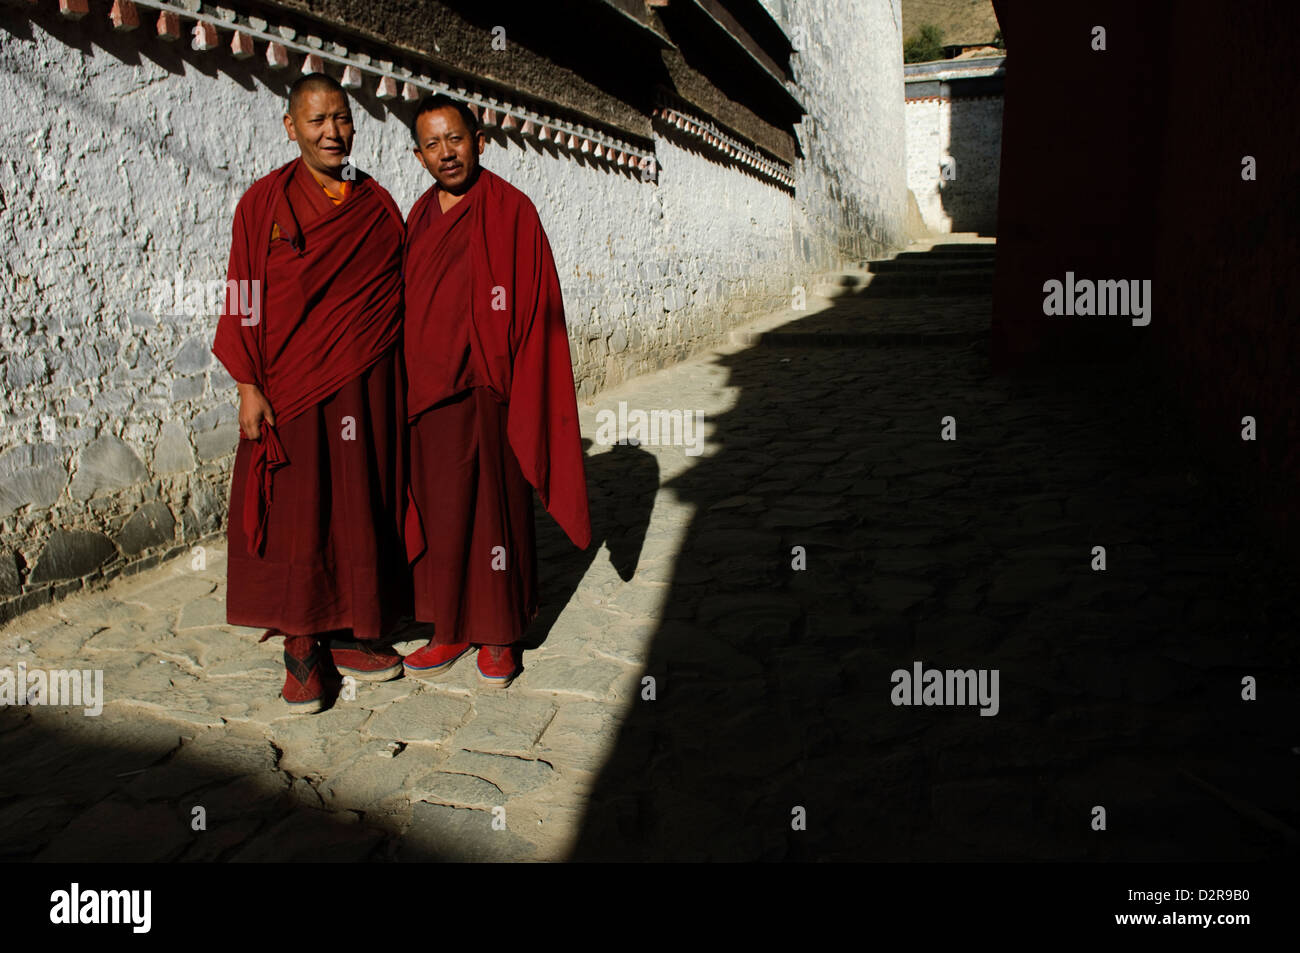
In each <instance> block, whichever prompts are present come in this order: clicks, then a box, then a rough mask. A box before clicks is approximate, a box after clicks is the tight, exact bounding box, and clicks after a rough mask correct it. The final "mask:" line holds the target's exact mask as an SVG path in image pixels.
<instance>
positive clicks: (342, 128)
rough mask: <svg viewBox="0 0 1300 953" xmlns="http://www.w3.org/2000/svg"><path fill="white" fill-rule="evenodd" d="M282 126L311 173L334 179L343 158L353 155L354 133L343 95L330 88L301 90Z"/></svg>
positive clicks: (339, 174)
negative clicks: (294, 143)
mask: <svg viewBox="0 0 1300 953" xmlns="http://www.w3.org/2000/svg"><path fill="white" fill-rule="evenodd" d="M284 128H285V130H286V131H287V132H288V133H289V138H290V139H291V140H293V141H294V142H296V143H298V148H299V149H301V150H302V160H303V161H304V162H306V163H307V165H308V166H309V167H310V168H311V169H312V170H313V171H314V172H317V173H320V174H321V175H327V176H329V177H331V178H335V179H337V178H339V177H340V176H341V175H342V170H343V160H344V159H345V158H347V157H348V156H349V155H351V154H352V135H353V130H352V110H351V109H349V108H348V100H347V97H346V96H344V95H343V94H342V93H340V92H338V91H337V90H333V89H312V90H306V91H304V92H303V93H302V94H301V95H300V96H299V97H298V102H297V104H296V105H295V106H294V108H293V111H292V112H291V113H289V114H288V115H286V116H285V117H284Z"/></svg>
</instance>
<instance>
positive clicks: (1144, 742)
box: [0, 282, 1300, 861]
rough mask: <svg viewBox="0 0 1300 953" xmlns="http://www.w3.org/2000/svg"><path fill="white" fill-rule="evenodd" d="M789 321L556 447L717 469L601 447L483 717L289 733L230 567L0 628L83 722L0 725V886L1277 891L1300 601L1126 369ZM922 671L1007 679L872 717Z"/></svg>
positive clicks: (1290, 845)
mask: <svg viewBox="0 0 1300 953" xmlns="http://www.w3.org/2000/svg"><path fill="white" fill-rule="evenodd" d="M810 304H811V305H812V308H811V310H810V311H808V312H807V313H802V314H798V315H795V314H793V313H791V314H787V315H782V316H773V317H771V318H769V319H766V320H764V321H760V322H756V323H755V324H754V325H752V326H751V327H749V328H745V329H741V330H739V331H737V332H736V333H734V334H733V335H732V343H731V344H729V345H728V346H725V347H721V348H718V349H717V350H715V351H714V352H711V353H708V354H704V355H701V356H699V357H697V358H695V359H692V360H690V361H688V362H685V363H683V364H680V365H677V366H674V367H672V368H669V369H667V370H664V371H661V372H659V373H656V374H654V375H651V376H647V377H643V378H639V379H636V380H633V381H630V382H628V383H627V384H625V385H623V386H620V387H618V388H616V389H612V390H609V391H606V392H603V393H602V394H600V395H598V396H597V398H596V399H595V400H594V401H593V402H592V403H591V404H590V405H589V406H586V407H583V408H581V411H582V418H583V432H584V434H586V435H588V436H590V437H593V438H594V437H595V435H596V434H597V414H598V412H600V411H602V410H614V411H617V408H618V406H619V403H620V402H626V404H627V407H628V408H629V409H631V410H635V409H641V410H646V411H649V410H655V409H665V410H667V409H677V410H701V411H703V412H704V415H705V421H706V423H705V425H704V434H705V437H706V439H705V442H704V447H703V452H702V453H700V454H698V455H695V454H692V453H687V452H686V450H687V448H685V447H683V446H655V445H648V444H644V445H641V446H614V447H609V446H603V445H596V444H593V446H591V447H590V448H589V451H588V452H589V460H588V479H589V484H590V487H591V495H592V515H593V528H594V531H595V542H594V543H593V546H592V548H591V550H589V551H588V552H587V553H577V552H575V551H573V549H572V547H571V546H570V545H569V544H568V543H567V541H566V540H565V539H564V538H563V536H562V534H560V532H559V531H558V529H556V528H555V527H554V526H553V525H552V524H551V523H550V522H549V518H548V517H546V516H545V515H544V514H543V515H540V516H539V547H540V551H539V561H540V567H541V578H542V586H543V598H544V601H545V607H544V609H543V612H542V617H541V618H540V619H539V620H538V623H537V625H536V626H535V629H534V631H533V632H532V633H531V641H532V642H533V643H534V644H537V645H539V647H538V648H536V649H535V650H533V651H529V652H527V653H526V654H525V655H524V665H525V671H524V673H523V674H522V675H521V676H520V678H519V679H518V680H517V681H516V682H515V683H514V684H513V685H512V686H511V687H510V688H509V689H508V690H506V691H492V690H487V689H480V688H479V687H478V686H477V685H476V682H475V678H474V665H473V663H472V661H462V662H460V663H458V666H457V670H456V671H454V672H453V673H451V675H450V676H449V677H448V679H447V680H446V681H445V682H431V683H423V682H417V681H413V680H409V679H405V678H403V679H399V680H396V681H393V682H388V683H383V684H360V685H358V686H357V689H356V693H355V697H353V698H346V697H340V698H339V699H337V700H336V701H335V702H334V704H333V705H332V707H330V708H329V709H328V710H327V711H326V712H324V713H322V714H320V715H316V716H289V715H286V714H285V713H284V710H283V707H282V703H281V702H280V700H279V698H278V690H279V687H280V684H281V681H282V679H283V668H282V664H281V660H280V645H279V643H278V642H267V643H265V644H260V645H259V644H258V643H257V641H256V638H255V636H256V635H258V634H260V633H254V632H252V631H250V630H247V629H238V628H235V627H230V626H227V625H225V623H224V618H225V616H224V604H223V600H224V588H225V562H224V553H223V551H222V549H221V546H220V545H219V544H214V545H210V546H208V547H206V550H205V553H204V554H203V556H204V558H203V560H202V564H201V565H200V564H199V563H198V562H196V560H195V558H194V557H193V556H187V557H184V558H181V559H177V560H174V561H173V562H171V563H169V564H166V565H164V566H161V567H158V568H156V569H154V570H151V571H148V572H145V573H141V574H140V575H138V576H135V577H132V578H129V579H124V580H119V581H117V582H115V583H114V584H112V585H111V586H110V587H109V588H107V589H106V590H103V591H101V592H97V593H88V594H82V595H79V596H76V597H73V598H69V599H67V600H65V601H64V602H62V603H60V604H57V605H54V606H50V607H47V608H44V609H41V610H38V611H35V612H32V613H29V614H28V615H26V616H23V617H21V618H19V619H17V620H15V621H14V622H12V623H10V624H9V625H7V626H6V627H4V628H3V629H0V668H4V667H11V668H12V667H15V666H17V665H18V664H19V663H23V664H25V665H26V666H27V668H28V669H36V668H45V669H73V668H76V669H100V670H102V671H103V678H104V692H105V698H106V702H105V704H104V709H103V712H102V714H100V715H99V716H98V717H86V716H84V715H83V714H82V712H81V711H80V710H79V709H68V708H56V707H36V706H22V707H13V708H8V709H0V763H3V764H4V765H5V771H4V772H3V775H2V776H0V856H3V857H4V858H6V859H32V858H34V859H37V860H86V859H102V860H106V859H113V860H149V861H153V860H177V859H179V860H197V861H204V860H227V859H229V860H290V859H295V860H297V859H303V860H305V859H311V860H339V861H353V860H363V859H368V860H463V859H472V860H507V859H512V860H513V859H518V860H537V861H546V860H564V859H597V858H609V859H721V860H751V859H772V860H777V859H881V860H895V859H896V860H905V859H929V860H935V859H1051V860H1087V859H1135V860H1157V859H1249V858H1264V857H1280V856H1295V854H1296V853H1297V834H1296V830H1295V829H1296V827H1298V826H1300V818H1298V817H1297V809H1298V808H1297V803H1296V799H1295V796H1294V795H1295V791H1296V790H1300V787H1298V786H1297V782H1298V781H1300V757H1297V753H1296V746H1297V745H1300V737H1297V732H1296V725H1295V722H1294V717H1293V713H1294V711H1295V710H1296V702H1297V685H1298V684H1300V682H1297V678H1296V675H1297V671H1298V669H1297V660H1296V640H1295V635H1296V632H1297V626H1296V622H1297V605H1298V604H1300V603H1298V600H1297V593H1296V577H1295V567H1294V565H1290V566H1288V565H1287V564H1286V563H1285V562H1282V561H1279V560H1278V559H1277V557H1276V556H1275V555H1274V554H1272V553H1270V552H1269V551H1268V550H1267V548H1266V547H1265V546H1264V545H1263V544H1261V543H1259V542H1256V540H1255V533H1254V532H1253V530H1252V525H1251V521H1250V517H1249V512H1250V510H1249V506H1248V501H1247V500H1245V499H1243V496H1242V493H1241V491H1240V490H1238V489H1236V488H1235V487H1234V485H1233V484H1232V483H1231V482H1230V481H1228V480H1226V479H1225V478H1221V477H1219V476H1216V475H1215V474H1214V473H1212V472H1208V471H1207V470H1205V469H1204V468H1203V466H1202V464H1200V463H1199V462H1198V459H1197V457H1196V455H1195V453H1194V447H1193V446H1192V445H1191V443H1189V440H1188V436H1187V433H1186V431H1185V429H1183V425H1182V424H1181V423H1180V420H1179V418H1178V417H1177V415H1175V414H1173V413H1172V412H1170V411H1167V410H1164V409H1162V407H1161V405H1160V403H1159V401H1158V399H1157V397H1156V395H1154V394H1153V393H1151V385H1150V382H1149V381H1147V380H1145V378H1144V377H1143V375H1142V374H1141V371H1140V368H1139V369H1134V368H1132V367H1128V368H1125V367H1124V366H1121V365H1116V366H1115V367H1109V368H1087V369H1076V370H1073V371H1070V372H1068V373H1067V372H1056V373H1053V374H1052V375H1050V376H1047V375H1044V376H1042V377H1019V378H1001V377H993V376H992V375H991V374H990V373H989V370H988V360H987V356H986V355H987V329H988V321H989V314H988V296H987V293H986V292H978V291H976V292H969V291H968V292H965V293H960V294H948V295H944V296H931V297H916V296H898V295H896V294H891V293H889V289H888V288H884V287H881V286H880V285H877V284H876V283H875V282H873V283H872V284H871V285H868V286H866V287H865V288H864V289H861V290H859V291H857V292H855V293H850V294H847V295H845V296H843V297H839V298H836V299H834V300H833V301H825V300H820V299H814V300H813V301H811V302H810ZM792 319H794V320H792ZM946 416H951V417H952V418H954V423H955V428H956V439H955V440H943V439H941V427H942V423H941V419H942V418H944V417H946ZM1095 546H1104V547H1105V549H1106V570H1105V571H1103V572H1099V571H1094V570H1093V569H1092V568H1091V566H1092V563H1093V560H1094V555H1093V547H1095ZM796 547H800V548H801V549H799V550H796ZM800 552H802V554H803V557H802V558H803V559H804V560H805V564H804V568H795V564H796V563H797V561H798V558H799V553H800ZM407 634H408V635H409V636H410V640H409V641H406V642H404V643H401V644H400V645H399V647H401V648H403V649H404V650H408V651H409V650H410V649H413V648H415V647H416V646H418V645H419V644H422V641H421V640H419V639H418V638H417V637H418V633H417V632H410V633H407ZM917 661H919V662H921V663H922V664H923V666H924V667H926V668H938V669H962V670H967V669H987V670H994V669H996V670H997V671H998V673H999V682H998V710H997V713H996V715H994V716H992V717H986V716H981V714H980V709H979V707H978V706H976V705H964V706H963V705H957V706H924V705H922V706H914V705H895V704H893V701H892V696H893V693H894V685H893V681H892V673H893V672H895V671H896V670H900V669H902V670H908V671H910V670H911V669H912V666H913V663H914V662H917ZM1246 676H1251V677H1253V678H1256V679H1257V680H1258V700H1256V701H1244V700H1243V699H1242V679H1243V678H1244V677H1246ZM647 677H648V678H650V679H652V680H653V681H652V682H646V681H645V679H646V678H647ZM652 690H653V691H652ZM651 696H653V697H651ZM1097 807H1104V809H1105V818H1106V828H1105V830H1095V829H1094V824H1095V821H1094V818H1095V817H1096V812H1095V808H1097ZM198 808H202V811H201V812H199V811H197V810H196V809H198ZM199 816H201V817H202V818H203V820H204V829H201V830H195V829H194V828H195V826H196V821H195V818H196V817H199ZM801 817H802V818H804V822H803V825H802V826H803V827H804V828H805V829H796V828H798V827H799V826H800V823H799V819H800V818H801Z"/></svg>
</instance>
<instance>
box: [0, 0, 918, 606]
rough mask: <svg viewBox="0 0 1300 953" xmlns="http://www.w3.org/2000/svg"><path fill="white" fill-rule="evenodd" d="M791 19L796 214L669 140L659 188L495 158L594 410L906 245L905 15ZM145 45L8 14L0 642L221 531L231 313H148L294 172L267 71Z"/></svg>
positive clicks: (487, 156)
mask: <svg viewBox="0 0 1300 953" xmlns="http://www.w3.org/2000/svg"><path fill="white" fill-rule="evenodd" d="M797 7H798V10H799V12H798V16H797V19H796V21H795V23H794V25H795V26H796V27H802V28H804V29H805V30H806V31H807V33H808V35H809V36H810V37H811V39H812V43H813V45H812V46H811V47H810V48H809V49H808V50H807V51H805V52H804V53H802V54H800V56H799V57H797V62H796V70H797V78H798V80H799V82H800V84H801V87H800V89H801V92H800V95H801V96H802V97H803V99H804V101H805V104H806V106H807V108H808V109H809V111H810V113H812V115H811V116H810V117H809V119H808V120H806V121H805V123H804V124H803V125H802V127H801V129H800V131H799V135H800V141H801V143H802V144H803V147H804V150H805V152H806V154H807V158H806V160H804V161H801V162H800V163H799V165H798V167H797V169H796V172H797V174H798V185H797V190H796V191H797V194H796V196H795V197H793V198H792V197H791V196H790V195H789V194H788V193H786V192H783V191H781V190H779V189H778V188H776V187H774V186H772V185H769V184H767V183H765V182H763V181H761V180H759V179H757V178H754V177H753V176H751V175H749V174H747V173H743V172H741V171H739V170H737V169H735V168H733V167H730V166H725V165H722V164H719V163H718V162H716V161H714V160H712V159H710V158H705V157H703V156H700V155H698V154H696V153H693V152H691V151H688V150H685V149H683V148H679V147H677V146H676V145H674V144H672V143H669V142H666V141H662V140H661V141H659V142H657V143H656V153H657V157H658V161H659V163H660V165H661V173H660V177H659V183H658V184H657V185H655V184H646V183H644V182H641V181H639V180H638V179H636V178H633V177H631V176H630V175H628V174H624V173H619V172H614V171H611V170H609V169H607V168H604V167H600V166H597V165H593V164H588V163H585V162H582V161H579V160H576V159H573V158H569V157H567V156H565V155H563V154H558V155H557V154H554V153H550V152H546V153H543V152H539V151H538V148H537V147H535V146H532V145H527V146H521V145H519V144H518V143H517V142H511V143H509V144H506V145H501V144H499V143H493V144H490V145H489V147H488V149H487V150H486V151H485V153H484V155H483V163H484V165H485V166H487V167H488V168H491V169H492V170H493V171H495V172H497V173H499V174H501V175H502V176H504V177H505V178H506V179H507V180H509V181H510V182H512V183H513V184H515V185H516V186H518V187H519V188H520V189H522V190H523V191H524V192H525V193H527V194H528V195H529V196H531V197H532V199H533V201H534V202H535V203H536V205H537V207H538V210H539V213H540V215H541V218H542V222H543V224H544V225H545V227H546V229H547V232H548V234H549V236H550V238H551V242H552V245H553V247H554V249H555V253H556V258H557V266H558V269H559V272H560V280H561V284H562V287H563V291H564V297H565V304H566V310H567V314H568V320H569V327H570V340H571V350H572V354H573V358H574V365H575V375H576V377H577V380H578V387H579V392H580V394H581V395H582V396H584V397H585V396H588V395H591V394H593V393H595V392H596V391H597V390H599V389H600V388H602V387H604V386H607V385H609V384H612V383H616V382H618V381H621V380H623V379H625V378H627V377H629V376H633V375H636V374H639V373H643V372H646V371H649V370H653V369H655V368H657V367H661V366H663V365H664V364H666V363H669V362H672V361H675V360H678V359H680V358H682V357H683V356H685V355H687V354H689V353H691V352H693V351H696V350H698V349H700V348H702V347H705V346H707V345H709V344H711V343H714V342H716V341H717V340H718V339H719V338H720V336H721V335H722V334H723V333H724V332H725V330H726V329H727V328H728V327H730V326H733V325H735V324H737V323H740V322H742V321H744V320H745V319H746V318H748V317H750V316H753V315H755V314H757V313H762V312H766V311H770V310H773V309H775V308H778V307H782V306H786V305H788V303H789V300H790V292H791V288H792V287H793V286H794V285H795V284H798V283H801V282H804V281H806V280H807V279H808V278H809V277H810V276H811V274H812V273H813V272H816V271H822V270H827V269H832V268H834V267H836V266H837V265H838V264H839V263H840V262H841V261H842V260H844V259H845V258H849V257H856V256H858V255H859V254H860V253H861V252H862V251H863V250H865V249H870V248H883V247H887V246H888V245H889V244H891V243H897V242H898V241H899V240H900V238H899V236H900V235H901V227H902V224H901V223H902V215H903V198H904V197H905V195H906V185H905V181H904V168H903V112H902V102H901V100H902V95H901V90H902V70H901V55H900V49H901V47H900V42H901V41H900V40H899V38H898V34H897V28H896V23H897V19H898V13H897V3H896V2H893V3H890V2H883V0H880V2H871V3H860V2H859V3H854V2H849V0H808V2H806V3H804V2H800V3H799V4H797ZM51 31H52V32H51ZM149 33H150V31H148V30H145V29H141V30H137V31H135V32H134V33H131V34H124V35H122V34H114V33H113V32H112V31H111V29H110V28H109V26H108V24H107V22H106V21H105V20H104V19H103V18H101V17H97V16H91V17H87V18H86V19H85V20H83V21H81V22H80V23H77V24H75V25H72V24H63V23H57V22H56V23H54V24H50V23H47V22H46V21H44V20H42V18H40V17H36V18H32V17H29V16H28V15H27V14H25V13H24V12H20V11H15V10H14V9H13V8H12V7H0V41H2V42H0V97H2V98H3V101H4V102H5V103H7V104H8V106H7V114H6V115H7V119H8V124H7V128H6V147H5V150H4V152H3V154H2V155H0V192H2V194H3V202H0V235H3V236H4V241H3V242H2V243H0V288H2V289H3V293H4V294H5V296H6V299H7V301H8V303H9V306H8V307H7V308H6V309H5V311H4V314H3V317H2V318H0V343H3V359H2V360H3V364H2V366H0V379H2V380H3V385H4V386H3V388H2V389H0V618H3V617H5V616H11V615H13V614H16V613H17V612H20V611H23V610H25V609H26V608H29V607H31V606H33V605H36V604H39V603H40V602H44V601H47V600H48V599H50V598H51V597H57V596H59V595H61V594H63V593H64V592H67V591H71V590H72V589H75V588H79V587H81V586H83V585H85V584H88V583H92V582H95V581H97V580H99V579H102V578H105V577H106V576H111V575H114V574H116V573H118V572H120V571H122V570H123V569H124V568H128V569H138V568H142V567H143V566H146V565H150V564H152V563H153V562H155V561H157V560H158V559H160V558H163V557H165V556H167V555H169V554H173V553H175V552H177V551H179V549H180V548H181V547H183V546H185V545H188V544H189V543H191V542H193V541H195V540H198V539H201V538H203V537H204V536H207V535H210V534H212V533H213V532H215V531H217V530H219V529H220V528H221V527H222V526H223V525H224V513H225V504H226V493H227V486H228V479H229V467H230V464H231V462H232V460H233V452H234V448H235V445H236V442H237V427H236V422H235V390H234V386H233V382H232V381H231V380H230V378H229V377H228V375H226V373H225V372H224V370H223V369H222V368H221V367H220V365H219V364H218V363H217V362H216V360H215V359H214V358H213V356H212V355H211V353H210V350H209V349H210V347H211V342H212V336H213V331H214V328H215V315H214V314H212V313H208V312H205V311H204V310H203V309H202V308H188V307H183V308H181V309H179V310H180V311H181V312H182V313H176V312H177V311H178V309H177V308H176V307H175V306H174V298H173V300H172V301H171V303H170V304H169V303H168V301H167V300H162V299H161V298H160V297H159V295H158V294H156V292H157V291H158V290H160V289H161V288H162V287H163V286H164V284H165V283H170V282H173V281H174V280H175V278H176V277H177V276H178V274H179V275H180V277H182V278H183V279H184V280H185V281H186V282H187V283H192V282H196V281H202V282H207V281H213V280H216V279H221V278H222V277H224V274H225V267H226V261H227V256H228V253H229V243H230V225H231V219H232V215H233V212H234V208H235V204H236V202H237V201H238V199H239V197H240V196H241V195H242V194H243V192H244V191H245V190H246V189H247V188H248V186H249V185H250V184H251V183H252V182H253V181H254V180H256V179H257V178H259V177H260V176H262V175H264V174H266V173H267V172H269V171H271V170H272V169H273V168H275V167H277V166H279V165H281V164H283V163H284V162H286V161H288V160H289V159H291V158H293V157H294V156H295V155H296V154H297V149H296V146H294V145H293V144H292V143H290V142H288V141H287V139H286V136H285V134H284V131H283V129H282V127H281V120H280V117H281V115H282V112H283V101H282V99H281V98H280V96H279V95H277V94H276V93H274V92H272V90H271V89H269V88H268V87H267V85H266V74H265V73H264V70H265V67H264V66H262V65H260V58H257V59H254V60H251V61H247V62H240V61H236V60H234V59H233V58H232V57H231V56H230V54H229V53H228V52H227V51H225V50H221V51H212V52H209V53H203V54H198V53H192V52H191V51H189V50H188V49H184V50H178V49H177V48H174V47H167V48H161V47H160V41H158V40H157V39H156V38H154V37H152V36H150V35H149ZM180 46H182V44H177V47H180ZM850 66H851V67H852V68H850ZM891 104H892V105H891ZM354 114H355V116H356V128H357V135H356V147H355V152H354V156H355V158H356V161H357V164H358V165H359V166H360V167H361V168H363V169H365V170H366V171H367V172H369V173H370V174H372V175H374V176H375V177H376V178H377V179H378V180H379V181H380V183H381V184H383V185H384V186H385V187H386V188H388V189H389V191H390V192H392V194H393V196H394V198H395V199H396V201H397V203H398V205H399V206H400V207H401V208H402V210H403V211H404V212H405V211H406V210H408V209H409V208H410V206H411V204H412V203H413V202H414V201H415V199H416V197H417V196H418V195H419V194H420V193H421V192H422V191H423V190H424V189H425V188H426V187H427V186H428V184H429V183H430V181H431V180H430V179H429V178H428V177H427V174H426V173H424V172H423V170H422V169H421V168H420V167H419V166H418V164H417V163H416V161H415V159H414V157H413V156H412V155H411V153H410V151H409V150H410V138H409V133H408V132H407V130H406V128H405V126H404V125H403V124H401V123H400V122H399V120H398V119H397V118H396V117H395V116H393V115H392V114H391V113H389V112H388V111H387V110H386V109H385V108H384V107H383V106H382V105H381V104H379V103H377V102H376V101H375V100H373V98H370V97H369V95H368V94H362V97H361V98H360V99H359V100H358V102H356V103H355V104H354ZM188 287H190V286H189V285H187V288H188ZM191 311H193V313H190V312H191Z"/></svg>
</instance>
